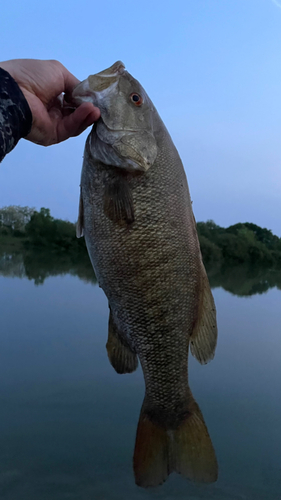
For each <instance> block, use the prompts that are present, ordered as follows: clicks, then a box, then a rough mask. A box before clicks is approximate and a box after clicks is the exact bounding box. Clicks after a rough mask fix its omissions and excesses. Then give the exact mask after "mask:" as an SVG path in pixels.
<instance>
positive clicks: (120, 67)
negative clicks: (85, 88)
mask: <svg viewBox="0 0 281 500" xmlns="http://www.w3.org/2000/svg"><path fill="white" fill-rule="evenodd" d="M124 70H125V64H124V63H122V61H116V63H114V64H112V66H110V68H107V69H104V70H103V71H100V72H99V73H96V74H95V75H93V77H95V76H101V77H105V78H108V77H111V76H116V75H122V73H124Z"/></svg>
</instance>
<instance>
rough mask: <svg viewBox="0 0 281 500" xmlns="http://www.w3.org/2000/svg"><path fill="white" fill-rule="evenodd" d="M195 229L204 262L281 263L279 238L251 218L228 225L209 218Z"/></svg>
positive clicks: (276, 265) (269, 264)
mask: <svg viewBox="0 0 281 500" xmlns="http://www.w3.org/2000/svg"><path fill="white" fill-rule="evenodd" d="M197 231H198V236H199V241H200V246H201V252H202V256H203V260H204V262H205V264H207V265H208V264H215V263H222V262H224V263H226V264H235V265H236V264H242V263H247V264H251V265H255V264H259V265H264V266H267V267H277V268H280V267H281V238H278V236H275V235H274V234H272V231H270V230H269V229H266V228H261V227H259V226H257V225H256V224H252V223H251V222H244V223H238V224H234V225H232V226H229V227H227V228H224V227H221V226H218V225H217V224H215V223H214V221H212V220H208V221H207V222H198V224H197Z"/></svg>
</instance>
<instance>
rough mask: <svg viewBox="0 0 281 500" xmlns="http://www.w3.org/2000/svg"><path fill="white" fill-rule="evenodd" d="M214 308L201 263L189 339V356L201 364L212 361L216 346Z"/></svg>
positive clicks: (216, 334)
mask: <svg viewBox="0 0 281 500" xmlns="http://www.w3.org/2000/svg"><path fill="white" fill-rule="evenodd" d="M217 336H218V330H217V320H216V306H215V302H214V298H213V295H212V292H211V289H210V285H209V280H208V277H207V273H206V270H205V267H204V265H203V262H201V287H200V299H199V307H198V316H197V321H196V323H195V326H194V329H193V332H192V335H191V338H190V351H191V354H192V355H193V356H194V357H195V358H196V359H197V360H198V361H199V363H201V364H206V363H208V361H210V360H211V359H213V357H214V355H215V349H216V345H217Z"/></svg>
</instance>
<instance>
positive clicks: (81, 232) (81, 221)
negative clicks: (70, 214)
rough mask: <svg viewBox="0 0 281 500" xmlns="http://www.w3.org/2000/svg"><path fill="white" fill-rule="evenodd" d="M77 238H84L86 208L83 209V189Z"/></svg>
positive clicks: (80, 199)
mask: <svg viewBox="0 0 281 500" xmlns="http://www.w3.org/2000/svg"><path fill="white" fill-rule="evenodd" d="M76 236H77V238H81V237H82V236H84V208H83V198H82V188H80V198H79V213H78V221H77V224H76Z"/></svg>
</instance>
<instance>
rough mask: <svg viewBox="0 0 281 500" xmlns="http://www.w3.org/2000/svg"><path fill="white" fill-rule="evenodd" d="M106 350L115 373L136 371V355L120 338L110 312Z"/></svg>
mask: <svg viewBox="0 0 281 500" xmlns="http://www.w3.org/2000/svg"><path fill="white" fill-rule="evenodd" d="M106 349H107V355H108V358H109V361H110V363H111V364H112V366H113V368H114V369H115V371H116V372H117V373H132V372H133V371H135V370H136V369H137V366H138V358H137V355H136V353H135V352H133V351H132V350H131V348H130V347H129V345H128V344H126V343H125V341H124V340H123V339H122V338H121V337H120V335H119V333H118V330H117V327H116V325H115V323H114V320H113V317H112V313H111V311H110V313H109V321H108V340H107V343H106Z"/></svg>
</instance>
